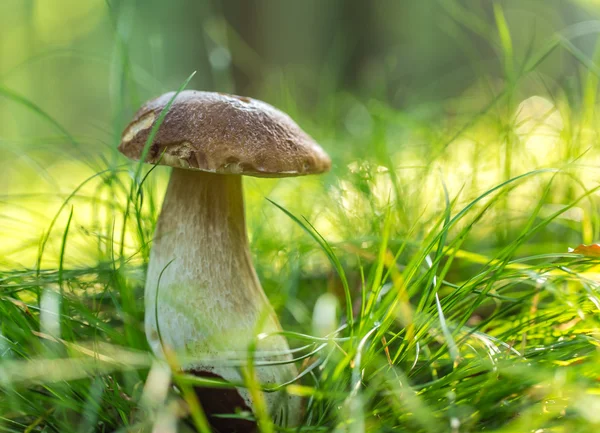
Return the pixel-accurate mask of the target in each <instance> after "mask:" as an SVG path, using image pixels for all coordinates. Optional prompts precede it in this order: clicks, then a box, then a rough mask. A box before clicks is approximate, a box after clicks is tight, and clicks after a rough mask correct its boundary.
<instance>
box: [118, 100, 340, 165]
mask: <svg viewBox="0 0 600 433" xmlns="http://www.w3.org/2000/svg"><path fill="white" fill-rule="evenodd" d="M173 95H174V92H170V93H165V94H164V95H162V96H159V97H158V98H156V99H152V100H150V101H148V102H147V103H145V104H144V105H143V106H142V108H140V109H139V110H138V112H137V113H136V114H135V117H134V119H133V121H132V122H131V123H130V124H129V125H128V126H127V128H125V131H124V132H123V135H122V137H121V144H120V145H119V151H121V153H123V154H124V155H125V156H127V157H129V158H131V159H134V160H139V159H140V158H141V155H142V152H143V150H144V146H145V145H146V140H147V139H148V136H149V134H150V131H151V130H152V126H153V125H154V123H155V122H156V120H157V119H158V117H159V116H160V112H161V110H162V109H163V108H164V107H165V106H166V105H167V104H168V102H169V101H170V100H171V98H172V97H173ZM161 155H162V157H161ZM146 162H149V163H158V164H161V165H169V166H171V167H177V168H188V169H192V170H202V171H208V172H212V173H229V174H244V175H250V176H261V177H286V176H301V175H305V174H313V173H322V172H324V171H327V170H329V168H330V167H331V160H330V159H329V156H328V155H327V154H326V153H325V151H324V150H323V149H322V148H321V147H320V146H319V145H318V144H317V143H316V142H315V141H314V140H313V139H312V138H311V137H310V136H309V135H308V134H306V133H305V132H304V131H302V129H300V127H299V126H298V125H297V124H296V123H295V122H294V121H293V120H292V119H291V118H290V117H289V116H288V115H287V114H285V113H283V112H281V111H279V110H278V109H276V108H274V107H272V106H271V105H269V104H266V103H264V102H262V101H258V100H256V99H251V98H246V97H242V96H235V95H227V94H223V93H213V92H199V91H195V90H186V91H183V92H181V93H179V95H177V98H176V99H175V100H174V101H173V104H172V105H171V107H170V109H169V111H168V113H167V115H166V117H165V119H164V121H163V123H162V124H161V125H160V127H159V129H158V132H157V133H156V135H155V137H154V141H153V142H152V145H151V146H150V150H149V151H148V156H147V158H146Z"/></svg>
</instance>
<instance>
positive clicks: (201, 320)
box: [145, 168, 301, 431]
mask: <svg viewBox="0 0 600 433" xmlns="http://www.w3.org/2000/svg"><path fill="white" fill-rule="evenodd" d="M145 302H146V335H147V337H148V341H149V343H150V346H151V347H152V350H153V351H154V353H156V354H157V355H158V356H161V355H162V354H163V350H164V348H166V347H168V348H169V349H170V350H172V351H174V352H175V353H176V354H178V355H180V356H183V357H185V359H187V361H186V362H185V363H184V365H183V367H184V369H185V370H186V371H188V372H192V373H194V374H199V375H205V376H208V377H213V378H214V377H215V376H218V377H222V378H223V379H225V380H228V381H231V382H234V383H239V382H242V381H243V377H242V375H241V373H240V368H239V366H237V367H236V366H232V365H228V364H227V363H226V362H223V361H220V362H219V361H215V360H216V359H223V358H225V359H232V358H234V359H237V360H240V361H244V360H246V359H247V357H248V350H249V345H250V344H251V343H252V342H255V343H256V357H257V360H259V361H265V360H268V361H275V360H276V361H281V360H289V359H290V358H291V356H290V355H289V354H283V355H282V354H281V353H282V352H286V351H288V350H289V347H288V344H287V341H286V339H285V338H284V337H283V336H281V335H274V336H271V337H268V338H264V339H260V340H257V335H259V334H262V333H265V334H272V333H275V332H278V331H281V326H280V324H279V321H278V320H277V317H276V316H275V313H274V312H273V309H272V307H271V305H270V303H269V301H268V299H267V297H266V295H265V293H264V292H263V290H262V287H261V285H260V282H259V280H258V278H257V276H256V273H255V271H254V268H253V266H252V260H251V256H250V251H249V247H248V237H247V234H246V226H245V218H244V201H243V193H242V178H241V176H239V175H221V174H212V173H206V172H202V171H192V170H182V169H177V168H175V169H173V172H172V174H171V179H170V181H169V186H168V189H167V193H166V195H165V201H164V203H163V207H162V212H161V215H160V218H159V220H158V224H157V228H156V233H155V239H154V245H153V248H152V252H151V255H150V263H149V265H148V276H147V281H146V293H145ZM267 352H269V353H270V354H269V353H267ZM273 352H278V353H280V355H273ZM256 374H257V376H258V377H257V379H258V381H259V382H260V383H262V384H277V383H284V382H287V381H289V380H291V379H293V378H294V377H295V376H296V374H297V371H296V368H295V366H294V365H293V364H291V363H288V364H281V365H276V366H264V367H257V368H256ZM221 392H222V394H223V395H220V396H215V395H211V396H210V398H203V397H202V396H204V395H206V394H207V393H205V392H199V393H198V395H199V396H200V397H201V402H202V403H203V405H204V406H205V410H206V411H207V412H208V413H209V414H210V412H211V411H217V412H219V413H231V412H232V411H233V410H234V408H235V406H237V407H241V408H242V409H249V410H252V411H253V412H254V407H255V406H254V402H253V398H252V396H251V395H250V393H249V392H248V391H247V390H246V389H245V388H236V389H235V390H233V391H232V390H221ZM232 392H233V394H232ZM236 392H237V394H236ZM225 394H227V395H225ZM240 397H241V399H240ZM236 399H237V400H236ZM235 401H237V403H236V404H234V403H235ZM265 401H266V404H267V408H268V410H269V413H270V415H271V416H273V417H275V419H276V421H278V422H279V423H284V424H287V425H294V424H295V423H297V422H298V418H299V417H300V415H301V402H300V401H299V399H297V398H295V397H290V396H288V395H284V392H273V393H266V394H265ZM219 402H220V403H219ZM227 402H230V403H231V404H229V403H227ZM216 403H219V404H221V403H222V404H221V405H220V406H219V404H216ZM215 404H216V406H215ZM228 404H229V407H228ZM244 406H245V407H244ZM216 419H217V420H219V418H216ZM220 420H221V422H222V421H223V419H222V418H220ZM286 421H287V422H286ZM220 427H221V429H222V430H223V431H226V430H227V427H226V426H225V428H223V426H220ZM236 428H239V426H237V427H236Z"/></svg>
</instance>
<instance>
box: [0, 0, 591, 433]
mask: <svg viewBox="0 0 600 433" xmlns="http://www.w3.org/2000/svg"><path fill="white" fill-rule="evenodd" d="M446 3H447V4H451V3H452V2H446ZM448 7H449V6H448ZM456 13H458V14H459V15H460V11H456ZM494 17H495V23H496V25H497V28H496V29H494V31H495V32H497V40H496V47H497V48H498V56H499V59H500V60H501V61H502V64H503V67H504V70H503V72H502V74H503V77H504V80H503V81H502V83H503V84H502V85H501V86H500V88H495V87H494V86H496V84H494V80H492V79H491V78H490V77H486V76H482V77H481V89H478V91H477V94H478V99H477V102H476V103H475V105H476V107H475V108H473V107H472V106H471V105H470V104H473V101H472V99H471V98H469V97H468V95H467V96H464V97H463V98H457V99H456V100H455V101H449V102H448V104H449V105H450V106H452V107H457V106H458V107H468V109H465V110H464V113H462V112H461V113H459V114H456V115H454V116H442V115H441V114H438V115H436V116H433V117H431V116H423V115H422V112H419V110H415V111H414V112H401V111H398V110H396V109H394V108H393V107H391V106H389V105H387V104H386V103H385V102H382V101H376V100H373V99H370V98H360V97H357V96H353V95H348V94H347V93H345V92H332V93H331V94H330V95H326V96H323V98H322V101H321V102H319V105H318V107H317V109H316V110H315V112H314V113H313V116H310V115H307V114H306V113H302V110H301V109H300V108H298V107H296V106H295V104H294V103H293V102H291V101H295V100H296V97H295V96H296V95H294V94H293V91H292V89H291V87H290V88H289V89H287V88H285V89H284V90H285V92H284V91H282V92H281V93H282V96H281V99H282V100H284V101H287V102H288V103H287V104H286V103H282V104H283V107H282V108H285V109H289V111H290V112H294V114H295V115H296V114H297V116H296V117H298V118H299V122H300V124H302V125H303V126H306V129H307V130H309V131H310V132H311V133H312V134H313V135H314V136H315V137H316V138H317V139H318V140H319V141H321V142H322V143H323V144H324V147H326V148H327V150H328V151H330V153H331V154H332V157H333V160H334V168H333V171H332V173H330V174H327V175H323V176H320V177H313V178H302V179H286V180H281V181H274V180H257V179H248V180H247V182H246V184H245V185H246V198H247V218H248V222H249V232H250V236H251V243H252V251H253V254H254V261H255V264H256V267H257V271H258V273H259V276H260V278H261V281H262V283H263V286H264V288H265V290H266V292H267V294H268V295H269V298H270V299H271V301H272V303H273V304H274V306H275V308H276V311H277V313H278V316H279V317H280V319H281V321H282V324H283V327H284V329H285V330H286V332H285V334H286V335H287V337H288V339H289V340H290V342H291V345H292V346H293V347H294V348H296V349H297V350H295V351H294V357H295V360H296V361H295V362H296V363H297V365H298V367H299V370H300V372H301V373H300V377H299V378H298V380H297V381H295V382H294V383H290V384H281V386H282V387H285V388H286V389H287V391H288V392H289V393H292V394H298V395H302V396H304V397H305V398H306V414H305V418H304V424H303V425H302V426H301V427H299V428H298V429H295V430H294V431H301V432H325V431H335V432H341V431H348V432H387V431H407V432H432V433H433V432H435V433H438V432H449V433H450V432H452V433H455V432H456V433H457V432H461V433H462V432H478V431H488V432H506V433H508V432H595V431H597V430H598V428H600V415H599V413H600V351H599V346H600V331H599V329H600V328H599V321H600V319H599V317H600V271H599V270H600V268H599V266H600V259H599V258H598V257H593V256H585V255H581V254H573V253H569V252H568V248H569V247H571V248H574V247H576V246H577V245H579V244H581V243H591V242H593V241H595V240H598V238H599V237H600V218H599V217H598V216H599V215H600V213H599V211H600V200H599V194H598V192H599V189H600V184H599V183H598V181H597V178H598V175H597V170H598V162H599V161H600V154H599V153H598V151H597V137H598V129H597V127H596V123H597V122H596V119H597V116H596V115H595V110H596V99H595V95H596V93H597V90H598V89H597V84H598V83H597V77H598V75H599V72H598V71H600V66H598V65H597V64H596V60H597V59H590V58H588V57H586V56H585V54H583V53H581V52H580V51H578V50H577V48H576V47H575V45H573V43H572V40H573V39H574V38H576V37H579V36H581V35H595V34H596V33H597V32H598V30H600V28H599V27H598V24H597V23H586V24H584V25H577V26H573V27H571V28H569V29H567V30H566V31H564V32H562V33H561V34H560V35H557V36H556V37H554V38H552V40H549V41H547V43H546V44H545V45H543V46H542V47H541V48H540V49H539V50H534V51H532V52H530V53H528V55H527V56H526V58H524V59H515V58H514V56H515V55H514V52H513V50H514V48H515V42H514V41H513V40H512V39H511V33H510V25H509V23H507V20H506V17H505V16H504V13H503V11H502V9H501V8H500V7H496V8H495V9H494ZM472 22H473V23H475V20H473V21H472ZM481 25H482V24H481V23H480V24H478V26H476V28H478V29H480V26H481ZM118 45H119V49H120V50H122V51H120V52H119V56H118V57H119V61H120V63H118V65H117V66H116V67H119V68H121V69H120V70H119V71H118V72H120V73H116V74H114V77H116V78H115V80H117V82H116V83H113V84H115V85H114V86H113V88H116V89H120V90H121V91H120V92H118V94H117V95H118V97H119V99H118V101H117V102H116V108H114V111H115V113H116V115H117V117H118V119H117V120H116V121H115V126H114V129H115V134H114V137H113V138H112V139H111V140H112V141H108V142H106V143H105V149H104V152H92V151H90V150H89V149H90V145H89V143H87V141H88V139H87V138H84V137H76V136H73V135H72V134H70V133H69V132H68V131H67V130H66V129H65V128H64V127H63V126H62V125H61V124H60V123H59V122H58V121H57V120H55V118H54V117H53V115H52V113H47V112H45V111H44V110H42V109H41V108H40V107H39V106H38V105H36V104H35V103H33V102H32V101H29V100H28V99H27V98H25V97H24V96H22V95H21V94H20V93H19V92H16V91H14V90H12V89H9V88H5V87H3V86H0V95H1V96H2V97H4V98H5V99H8V100H10V101H11V103H13V104H16V105H18V106H20V107H24V108H26V109H27V110H28V113H29V114H30V115H31V116H34V117H35V116H37V117H39V118H40V119H42V120H43V121H44V122H47V123H48V124H49V125H50V127H52V128H54V130H55V132H56V133H57V134H59V135H58V136H54V137H50V138H44V139H42V140H40V141H42V142H44V143H52V142H53V140H56V141H58V142H65V141H66V142H67V143H69V144H70V145H69V146H66V147H65V146H63V147H61V148H60V149H63V150H61V152H64V153H61V155H59V157H60V159H61V160H62V164H63V165H62V166H61V167H58V168H57V169H53V168H49V169H47V170H45V169H38V167H39V161H41V160H43V158H45V157H47V156H48V155H49V154H51V153H55V152H56V151H55V150H54V149H51V150H50V151H48V150H47V149H44V148H43V147H42V148H38V149H36V150H27V151H23V152H22V153H18V152H16V155H17V156H18V158H17V157H15V163H18V164H21V165H22V166H23V170H25V172H26V173H29V171H31V170H36V171H35V173H36V174H35V175H34V177H33V179H34V180H33V181H32V180H31V179H29V182H30V183H39V184H43V185H47V186H44V188H45V189H44V188H42V190H43V191H42V192H40V193H39V194H38V193H36V194H26V193H15V194H4V195H0V202H1V205H2V207H1V208H0V221H1V222H2V225H3V227H0V233H1V234H0V236H2V237H4V238H5V242H3V245H1V246H0V251H1V252H2V254H4V257H2V256H0V431H2V432H4V431H5V432H23V431H25V432H60V433H68V432H90V431H97V432H112V431H119V432H126V431H127V432H133V431H151V429H152V426H153V425H162V426H169V425H170V424H172V423H175V422H176V421H177V420H181V419H184V418H187V419H188V420H191V422H190V423H189V425H195V426H196V427H197V428H198V429H199V430H200V431H206V421H205V418H204V415H203V412H202V408H201V407H200V406H199V405H198V402H197V401H195V397H194V394H193V393H192V392H189V390H190V387H191V386H192V385H193V386H208V385H210V386H217V385H219V384H215V383H214V382H211V381H207V380H205V379H204V380H203V379H198V378H196V377H191V376H186V375H184V374H181V373H179V372H178V369H177V360H170V361H171V362H170V364H169V365H165V364H164V363H163V362H161V361H158V360H157V359H155V358H154V357H153V356H152V354H151V353H150V352H149V349H148V347H147V344H146V340H145V336H144V331H143V315H144V311H143V285H144V276H145V266H146V263H147V260H148V255H149V251H150V249H151V248H152V234H153V230H154V225H155V222H156V219H157V216H158V212H159V209H160V203H161V200H162V198H161V197H162V194H163V192H164V186H165V180H166V177H167V175H168V170H167V169H165V168H163V167H157V168H155V169H154V168H152V167H148V166H141V165H140V166H138V165H135V164H128V163H127V162H126V161H125V160H124V159H123V158H121V157H120V156H119V155H118V154H117V152H116V150H115V147H116V144H117V140H118V138H117V136H116V134H117V133H118V130H119V125H121V124H123V123H124V122H126V121H127V117H128V115H129V114H130V113H129V112H128V110H129V108H128V107H129V106H130V105H131V104H130V101H129V100H128V98H131V99H135V98H134V97H133V96H132V95H131V94H129V93H127V92H126V90H125V89H126V88H127V87H128V86H131V85H132V83H135V78H134V77H133V76H132V75H134V74H133V72H132V71H133V70H134V68H132V67H131V65H129V63H128V62H129V59H128V56H127V45H126V41H121V40H119V41H118ZM557 51H560V52H561V53H564V54H566V55H569V56H573V58H575V59H576V60H577V61H578V62H579V63H580V68H581V69H580V72H581V76H582V77H583V78H582V81H583V83H584V85H583V86H582V90H581V94H578V95H577V97H580V100H581V101H582V102H581V104H579V105H578V104H575V103H573V100H574V99H575V97H574V95H573V94H569V93H568V92H566V91H565V90H564V89H563V88H561V87H549V86H547V83H546V82H545V81H544V78H543V77H542V76H540V75H538V74H537V71H538V68H539V65H540V64H542V63H543V61H544V60H545V59H547V58H548V56H550V55H551V54H552V53H555V52H557ZM187 75H189V71H186V72H185V73H182V78H181V81H182V83H187V82H186V81H184V78H185V76H187ZM190 78H191V77H190ZM188 81H189V79H188ZM532 82H534V83H535V85H536V86H537V87H536V90H538V92H537V94H540V95H542V96H543V97H544V101H545V104H546V105H544V106H543V107H542V108H539V107H538V108H536V107H537V106H536V105H535V104H533V103H534V102H536V101H531V100H530V102H531V103H532V104H533V105H527V104H520V103H521V101H523V100H524V99H526V97H528V96H531V85H532V84H531V83H532ZM486 89H487V90H486ZM131 93H132V94H133V93H134V92H131ZM537 102H540V101H539V100H538V101H537ZM423 110H424V111H427V107H424V108H423ZM434 111H435V110H434ZM556 115H558V116H559V117H560V119H561V123H560V126H559V124H558V123H557V120H556V119H557V117H556ZM553 116H554V117H553ZM348 119H350V122H351V123H352V125H353V127H350V128H347V127H344V125H345V123H344V122H348V121H349V120H348ZM440 119H441V120H440ZM532 122H533V123H532ZM540 125H543V128H542V129H540V128H541V127H540ZM98 140H99V141H100V140H101V138H98ZM536 140H537V141H536ZM528 146H529V147H528ZM65 149H69V150H71V151H73V150H75V152H74V154H75V156H72V155H73V152H72V153H71V156H68V155H69V153H68V152H67V150H65ZM547 149H551V151H547ZM54 157H56V155H54ZM32 167H33V168H32ZM67 173H68V174H67ZM53 180H56V181H58V185H61V186H59V187H57V186H56V185H57V183H56V182H54V183H53V182H52V181H53ZM69 182H75V184H74V186H73V187H72V188H69V187H66V186H64V185H65V184H68V183H69ZM0 239H2V238H0ZM331 304H335V311H336V313H335V314H331V313H328V312H331V311H334V309H331V308H320V307H317V308H315V306H316V305H317V306H321V307H322V306H323V305H326V306H327V305H331ZM315 315H318V316H319V318H320V319H321V323H325V324H326V325H324V326H321V327H318V326H314V325H313V319H314V316H315ZM240 362H241V363H245V361H240ZM250 365H251V363H250ZM171 381H174V382H175V383H177V384H178V385H179V387H180V390H181V391H175V390H174V389H173V388H171V387H170V383H171ZM219 386H220V385H219ZM253 386H254V388H255V391H256V392H260V390H259V389H258V385H257V384H254V385H253ZM269 391H272V390H269V389H265V390H264V392H269ZM237 416H239V415H237ZM261 426H262V428H263V431H273V430H277V427H275V426H273V425H272V424H271V423H270V422H269V420H268V419H265V418H263V419H261ZM159 431H169V429H168V427H162V430H159Z"/></svg>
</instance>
